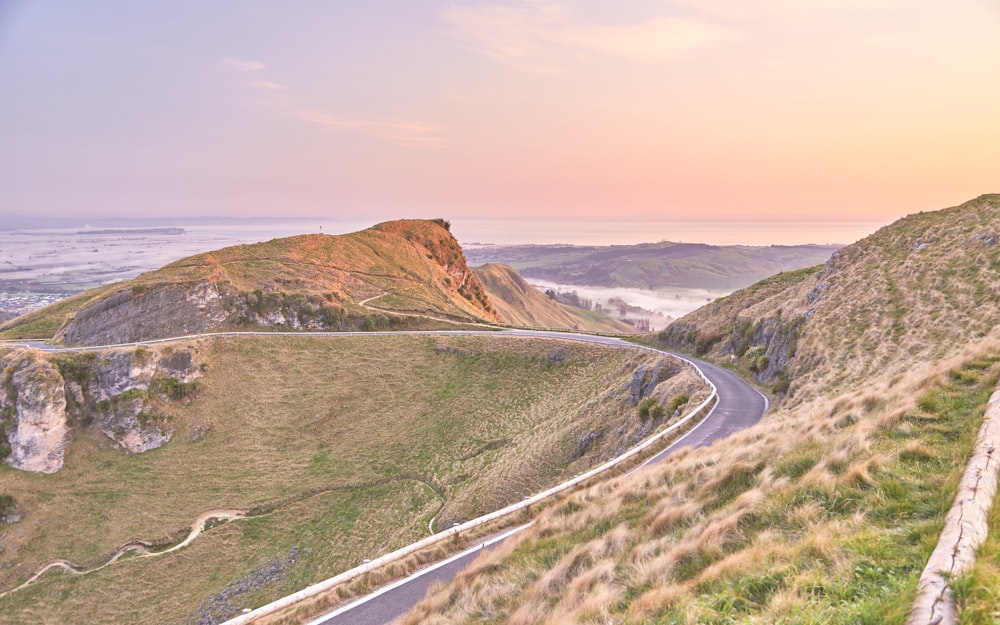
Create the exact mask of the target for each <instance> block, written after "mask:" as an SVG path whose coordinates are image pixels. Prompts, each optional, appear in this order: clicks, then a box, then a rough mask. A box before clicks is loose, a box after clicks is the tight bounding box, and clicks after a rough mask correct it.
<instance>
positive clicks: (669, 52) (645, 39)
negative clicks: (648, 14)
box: [554, 18, 736, 64]
mask: <svg viewBox="0 0 1000 625" xmlns="http://www.w3.org/2000/svg"><path fill="white" fill-rule="evenodd" d="M554 37H555V38H556V40H558V41H561V42H563V43H566V44H567V45H573V46H577V47H579V48H582V49H590V50H595V51H598V52H603V53H605V54H610V55H614V56H620V57H623V58H626V59H629V60H632V61H636V62H639V63H653V64H655V63H667V62H670V61H673V60H675V59H677V58H679V57H681V56H684V55H686V54H688V53H690V52H693V51H696V50H700V49H704V48H710V47H713V46H715V45H717V44H720V43H725V42H727V41H732V40H734V39H736V34H735V33H734V32H733V31H731V30H729V29H728V28H723V27H721V26H717V25H714V24H711V23H708V22H703V21H699V20H691V19H681V18H656V19H652V20H649V21H646V22H642V23H640V24H633V25H628V26H587V27H578V28H569V29H566V30H564V31H561V32H559V33H554Z"/></svg>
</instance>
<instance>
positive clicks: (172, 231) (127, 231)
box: [76, 228, 185, 237]
mask: <svg viewBox="0 0 1000 625" xmlns="http://www.w3.org/2000/svg"><path fill="white" fill-rule="evenodd" d="M184 232H185V230H184V228H109V229H104V230H77V231H76V234H119V235H121V234H123V235H126V236H128V235H132V236H137V237H141V236H147V235H150V234H169V235H176V234H184Z"/></svg>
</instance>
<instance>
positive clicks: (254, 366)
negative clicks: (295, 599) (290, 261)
mask: <svg viewBox="0 0 1000 625" xmlns="http://www.w3.org/2000/svg"><path fill="white" fill-rule="evenodd" d="M662 360H663V359H661V357H658V356H657V355H654V354H648V353H645V352H641V351H639V350H622V349H613V348H607V347H602V346H597V345H587V344H582V343H575V342H567V341H556V340H544V339H527V338H522V337H504V336H468V337H466V336H423V335H422V336H384V335H382V336H330V337H306V336H303V337H295V336H291V337H289V336H275V337H258V338H246V337H244V338H239V339H236V338H215V339H200V340H198V341H188V342H180V343H173V344H169V345H161V346H157V347H155V348H149V349H146V348H138V349H124V348H122V349H114V350H105V351H101V352H92V353H74V354H66V353H64V354H46V353H42V352H39V351H35V350H26V349H15V348H3V347H0V367H2V369H3V370H4V372H5V374H7V375H5V376H4V380H3V381H2V382H0V431H5V433H6V436H5V437H3V438H0V442H4V441H5V442H7V443H8V446H7V449H6V450H3V449H2V447H3V446H2V445H0V456H2V455H6V456H7V457H6V462H5V463H0V546H2V550H0V623H5V624H6V623H11V624H14V623H17V624H22V623H70V622H79V621H80V616H79V615H81V614H85V615H87V616H86V618H85V619H83V620H84V621H85V622H87V623H89V624H100V623H109V624H110V623H149V622H155V623H164V624H167V623H171V624H174V623H176V624H181V623H184V624H186V623H217V622H220V621H221V620H223V619H224V618H226V617H229V616H232V615H234V614H236V613H238V612H239V610H240V609H241V608H242V607H244V606H247V605H253V606H257V605H260V604H262V603H266V602H267V601H270V600H273V599H276V598H278V597H281V596H283V595H285V594H288V593H289V592H293V591H295V590H298V589H300V588H302V587H304V586H306V585H308V584H310V583H314V582H316V581H319V580H321V579H325V578H326V577H329V576H331V575H334V574H336V573H338V572H340V571H343V570H346V569H349V568H351V567H353V566H355V565H357V564H358V563H359V562H361V561H362V560H363V559H365V558H373V557H375V556H377V555H379V554H382V553H385V552H388V551H392V550H393V549H396V548H399V547H401V546H403V545H406V544H409V543H411V542H413V541H415V540H418V539H420V538H422V537H424V536H426V535H427V534H428V531H429V530H428V527H429V526H430V527H434V528H435V529H436V530H438V529H440V528H445V527H450V526H451V525H452V523H454V522H456V521H460V520H464V519H469V518H473V517H475V516H478V515H480V514H483V513H485V512H488V511H492V510H494V509H496V508H499V507H501V506H503V505H506V504H509V503H512V502H515V501H520V500H521V499H522V498H523V497H524V495H525V494H527V493H533V492H536V491H538V490H541V489H544V488H546V487H548V486H551V485H553V484H555V483H558V482H560V481H562V480H564V479H566V478H567V477H569V476H572V475H574V474H577V473H580V472H582V471H583V470H584V469H586V468H589V467H591V466H593V465H594V464H595V463H596V462H598V461H600V460H603V459H606V458H609V457H611V456H613V455H615V454H617V453H620V451H621V450H622V449H623V448H625V447H626V446H629V445H631V444H633V443H634V442H635V441H637V440H639V439H641V438H642V437H644V436H646V435H648V434H649V433H650V432H651V431H652V429H653V428H655V427H657V426H659V425H662V422H663V420H662V419H657V420H650V419H641V418H640V417H639V415H638V413H637V408H636V402H637V401H638V398H639V397H644V396H650V395H653V396H656V397H657V398H658V399H660V400H661V401H662V402H663V403H664V404H666V403H667V402H668V401H670V400H671V398H673V397H675V396H676V395H679V394H690V395H691V397H692V398H693V399H695V400H697V397H698V393H699V390H700V386H701V383H700V380H698V378H697V377H696V376H695V375H694V373H693V372H691V371H690V370H687V369H686V368H683V367H680V366H679V365H677V364H676V363H673V362H672V361H670V362H667V361H662ZM661 361H662V362H661ZM652 370H655V371H658V372H659V375H658V376H655V378H656V379H655V380H653V379H652V378H649V376H647V375H646V373H647V372H648V371H652ZM637 371H638V372H639V374H638V382H637V381H636V380H637ZM647 378H649V379H647ZM512 388H514V389H517V392H516V393H511V392H510V389H512ZM8 454H9V455H8ZM15 467H18V468H15ZM199 519H201V520H202V521H205V520H208V525H207V529H206V531H205V533H203V534H202V535H200V536H199V537H198V538H197V539H196V540H195V541H194V542H193V543H191V544H190V545H189V546H186V547H184V548H182V549H179V550H177V551H175V552H172V553H168V554H163V555H157V556H153V557H145V555H144V554H147V553H149V552H157V551H162V550H164V549H166V548H169V547H172V546H176V545H177V544H179V543H180V541H181V540H182V539H184V538H185V537H186V536H187V535H188V532H189V531H190V529H191V528H192V527H200V525H199V524H198V523H197V521H198V520H199ZM116 553H121V554H123V555H122V557H121V558H120V559H119V560H118V561H117V562H114V563H113V564H111V565H110V566H107V567H104V568H101V569H100V570H97V571H94V572H92V573H88V574H86V575H70V574H68V573H67V572H65V571H64V570H62V568H57V569H55V570H50V571H49V572H47V573H45V574H44V575H42V576H41V577H40V578H39V579H38V580H37V581H35V582H33V583H32V584H30V585H28V586H27V587H25V588H24V589H22V590H18V591H16V592H14V593H11V594H4V593H6V591H9V590H11V589H12V588H14V587H16V586H18V585H19V584H21V583H22V582H23V581H24V580H26V579H28V578H29V577H30V576H31V575H32V574H33V573H35V572H37V571H39V570H40V569H41V567H42V566H43V565H44V564H45V563H54V562H57V561H66V562H67V563H72V564H67V566H71V567H73V568H75V569H82V570H91V569H94V568H96V567H100V566H101V565H103V564H105V563H107V562H108V561H109V560H111V559H112V558H113V557H114V555H115V554H116Z"/></svg>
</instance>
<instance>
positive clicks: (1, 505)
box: [0, 494, 17, 517]
mask: <svg viewBox="0 0 1000 625" xmlns="http://www.w3.org/2000/svg"><path fill="white" fill-rule="evenodd" d="M16 512H17V502H15V501H14V498H13V497H11V496H10V495H7V494H4V495H0V517H7V516H11V515H12V514H14V513H16Z"/></svg>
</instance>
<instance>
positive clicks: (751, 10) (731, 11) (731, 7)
mask: <svg viewBox="0 0 1000 625" xmlns="http://www.w3.org/2000/svg"><path fill="white" fill-rule="evenodd" d="M673 3H674V4H675V5H677V6H683V7H687V8H690V9H694V10H695V11H698V12H699V13H702V14H704V15H710V16H715V17H721V18H727V19H771V18H777V19H780V20H795V19H801V18H811V17H815V16H817V15H821V14H824V13H830V12H834V11H840V12H843V11H855V10H874V9H883V8H889V7H893V6H899V5H900V4H902V2H901V0H809V1H808V2H803V0H673Z"/></svg>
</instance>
